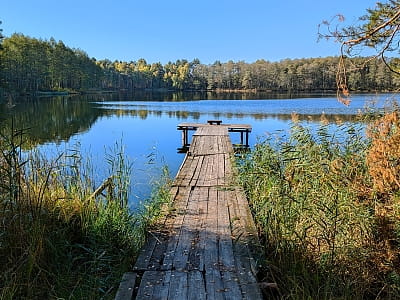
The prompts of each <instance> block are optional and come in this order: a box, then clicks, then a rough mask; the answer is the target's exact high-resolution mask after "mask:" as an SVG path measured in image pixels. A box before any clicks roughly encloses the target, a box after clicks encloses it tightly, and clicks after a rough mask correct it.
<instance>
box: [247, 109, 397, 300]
mask: <svg viewBox="0 0 400 300" xmlns="http://www.w3.org/2000/svg"><path fill="white" fill-rule="evenodd" d="M394 113H395V114H397V116H398V114H399V112H398V111H396V112H394ZM383 118H385V117H383ZM379 120H380V121H377V122H380V124H382V122H383V123H385V122H387V120H385V119H379ZM390 120H393V117H392V118H391V119H390ZM368 128H369V129H368V130H369V131H370V132H376V123H371V124H370V125H369V126H368ZM374 128H375V129H374ZM390 128H391V130H392V134H391V135H390V134H389V135H387V136H386V137H385V138H384V141H385V143H386V144H390V145H392V144H394V143H395V141H394V140H393V136H395V134H394V132H395V133H397V135H398V134H399V132H400V127H399V126H398V123H396V124H395V123H392V124H391V126H390ZM374 130H375V131H374ZM380 137H381V136H380ZM381 138H382V137H381ZM395 138H397V137H395ZM377 139H378V137H377V136H372V135H371V134H370V135H369V136H368V137H367V136H366V135H365V134H364V130H363V128H362V127H361V125H357V124H353V125H349V124H341V125H340V124H339V125H334V126H332V125H329V124H326V122H325V120H323V122H322V123H321V125H320V126H319V127H318V128H317V129H312V128H311V127H307V126H304V125H302V124H300V123H298V122H297V121H296V120H294V121H293V123H292V127H291V130H290V134H289V137H288V138H282V137H269V138H267V139H265V140H264V141H261V142H259V143H258V144H257V145H256V147H255V149H254V151H253V152H252V153H250V154H249V155H248V156H247V157H245V158H244V159H243V160H242V161H240V163H239V168H240V176H241V182H242V184H243V186H244V187H245V191H246V193H247V196H248V199H249V202H250V204H251V207H252V210H253V213H254V216H255V219H256V223H257V225H258V227H259V231H260V235H261V236H262V239H263V245H264V246H265V255H266V258H267V261H266V262H265V266H266V271H265V273H264V274H263V275H264V278H263V279H262V280H263V281H266V282H273V283H277V286H278V288H277V289H274V290H268V291H266V293H267V294H268V295H269V296H270V297H272V298H284V299H364V298H366V299H375V298H386V299H397V298H399V297H400V264H399V262H400V255H399V254H400V251H399V250H400V247H399V242H400V235H399V233H400V231H399V229H400V217H399V216H400V214H399V210H398V208H399V203H400V202H399V187H398V186H396V184H395V182H394V181H392V182H391V185H390V186H391V187H392V188H393V189H392V190H390V191H388V190H384V191H383V190H379V187H380V186H379V185H377V180H378V177H379V176H376V174H377V171H376V170H375V169H376V168H378V167H377V166H376V165H375V167H374V166H372V165H371V159H370V158H369V157H371V155H372V153H373V152H374V151H375V152H376V151H377V150H376V146H374V145H376V144H377V142H376V141H377ZM381 144H382V142H381ZM381 144H380V146H381V148H379V149H382V145H381ZM398 147H399V146H398V145H397V148H396V147H394V146H393V147H392V148H387V150H389V151H392V152H391V153H389V154H388V153H386V154H387V159H389V160H391V165H392V166H393V167H396V168H397V166H398V164H399V162H400V155H399V152H398V150H397V149H399V148H398ZM394 149H396V150H394ZM375 152H374V153H375ZM376 155H377V154H376V153H375V156H376ZM382 157H383V155H381V158H382ZM374 162H375V163H376V160H375V161H374ZM385 167H386V169H387V164H385V163H384V165H383V166H381V171H382V168H385ZM374 168H375V169H374ZM397 170H398V169H396V170H395V172H398V171H397ZM374 172H375V173H374ZM378 174H379V173H378ZM396 176H399V174H398V173H397V175H396ZM396 178H398V177H396ZM396 188H397V189H396ZM388 199H390V200H388ZM388 203H391V204H392V205H391V206H390V208H388V207H387V206H388V205H387V204H388ZM383 207H385V208H386V209H385V210H384V212H382V210H383ZM382 214H383V215H384V218H382ZM267 286H268V285H267ZM273 286H275V285H273Z"/></svg>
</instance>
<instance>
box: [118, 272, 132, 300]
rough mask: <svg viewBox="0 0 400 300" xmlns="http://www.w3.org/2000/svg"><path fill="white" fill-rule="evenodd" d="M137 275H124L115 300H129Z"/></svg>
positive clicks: (130, 273)
mask: <svg viewBox="0 0 400 300" xmlns="http://www.w3.org/2000/svg"><path fill="white" fill-rule="evenodd" d="M136 278H137V274H136V273H133V272H127V273H124V275H123V276H122V280H121V283H120V284H119V288H118V291H117V294H116V295H115V300H131V299H132V297H133V292H134V288H135V282H136Z"/></svg>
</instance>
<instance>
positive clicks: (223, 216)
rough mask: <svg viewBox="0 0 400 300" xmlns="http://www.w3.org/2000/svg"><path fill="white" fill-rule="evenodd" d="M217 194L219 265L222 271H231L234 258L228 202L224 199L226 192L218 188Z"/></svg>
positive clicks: (233, 265)
mask: <svg viewBox="0 0 400 300" xmlns="http://www.w3.org/2000/svg"><path fill="white" fill-rule="evenodd" d="M217 195H218V196H217V198H218V199H217V201H218V203H217V205H218V209H217V211H218V216H217V220H218V237H219V243H218V246H219V249H218V250H219V251H218V252H219V266H220V268H221V269H222V270H224V271H232V270H233V269H234V268H235V259H234V257H233V248H232V238H231V229H230V219H229V211H228V203H227V201H226V197H227V196H228V192H227V191H223V190H219V191H217Z"/></svg>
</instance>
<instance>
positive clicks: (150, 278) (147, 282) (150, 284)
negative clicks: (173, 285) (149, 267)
mask: <svg viewBox="0 0 400 300" xmlns="http://www.w3.org/2000/svg"><path fill="white" fill-rule="evenodd" d="M163 277H164V272H158V271H146V272H144V273H143V276H142V281H141V282H140V286H139V289H138V293H137V295H136V299H137V300H143V299H153V294H154V290H155V289H157V285H159V284H161V282H162V279H163Z"/></svg>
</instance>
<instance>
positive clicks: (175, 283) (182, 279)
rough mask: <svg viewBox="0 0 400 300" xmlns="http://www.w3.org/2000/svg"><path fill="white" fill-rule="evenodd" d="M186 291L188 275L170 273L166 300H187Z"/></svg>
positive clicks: (175, 272) (176, 272)
mask: <svg viewBox="0 0 400 300" xmlns="http://www.w3.org/2000/svg"><path fill="white" fill-rule="evenodd" d="M188 290H189V289H188V273H187V272H178V271H172V273H171V281H170V286H169V293H168V299H171V300H178V299H182V300H183V299H187V296H188ZM164 299H165V298H164Z"/></svg>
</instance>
